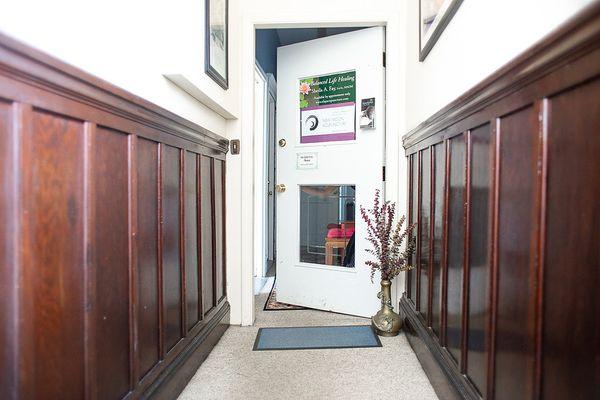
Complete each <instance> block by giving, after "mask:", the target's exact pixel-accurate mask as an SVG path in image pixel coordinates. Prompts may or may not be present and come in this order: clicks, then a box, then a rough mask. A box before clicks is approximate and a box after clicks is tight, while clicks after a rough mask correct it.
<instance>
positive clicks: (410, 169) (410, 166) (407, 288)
mask: <svg viewBox="0 0 600 400" xmlns="http://www.w3.org/2000/svg"><path fill="white" fill-rule="evenodd" d="M406 158H407V159H408V160H407V163H408V168H407V170H408V180H407V182H408V199H407V200H408V207H407V210H408V226H412V224H413V223H414V221H413V217H412V214H413V213H412V210H413V207H414V206H413V201H412V197H413V190H414V187H413V174H412V172H413V158H414V155H412V154H411V155H409V156H408V157H406ZM411 236H412V234H411ZM408 239H409V240H412V237H409V238H408ZM414 267H416V266H415V265H413V269H412V270H408V271H406V275H405V277H406V281H405V282H404V291H405V292H406V297H407V298H408V299H410V298H411V290H412V288H411V282H410V281H411V279H412V274H414V273H415V271H414Z"/></svg>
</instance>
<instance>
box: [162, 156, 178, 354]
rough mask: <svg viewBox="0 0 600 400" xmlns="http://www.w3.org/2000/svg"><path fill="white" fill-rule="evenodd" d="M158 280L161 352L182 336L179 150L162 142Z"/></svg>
mask: <svg viewBox="0 0 600 400" xmlns="http://www.w3.org/2000/svg"><path fill="white" fill-rule="evenodd" d="M161 165H162V171H161V173H162V218H163V219H162V282H163V315H164V322H163V329H164V332H165V333H164V337H165V352H168V351H169V350H171V349H172V348H173V346H175V344H177V342H178V341H179V340H180V339H181V337H182V326H181V322H182V314H181V293H182V292H181V291H182V284H181V265H180V261H181V259H180V250H181V248H180V245H181V243H180V240H181V238H180V233H181V225H180V222H181V220H180V217H181V215H180V212H181V209H180V184H181V182H180V173H181V171H180V151H179V149H176V148H174V147H171V146H162V154H161Z"/></svg>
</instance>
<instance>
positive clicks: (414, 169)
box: [407, 154, 419, 304]
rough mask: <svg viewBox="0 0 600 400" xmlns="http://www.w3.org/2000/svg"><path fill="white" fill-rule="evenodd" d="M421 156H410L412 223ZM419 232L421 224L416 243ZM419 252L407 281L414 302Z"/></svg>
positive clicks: (416, 207)
mask: <svg viewBox="0 0 600 400" xmlns="http://www.w3.org/2000/svg"><path fill="white" fill-rule="evenodd" d="M418 161H419V156H418V154H412V155H411V156H410V165H411V167H410V170H411V174H412V176H411V179H410V181H411V185H412V186H411V196H410V204H411V207H410V217H409V218H410V223H411V224H414V223H416V222H417V216H418V213H417V210H418V208H419V205H418V204H419V183H418V182H419V164H418ZM418 234H419V226H418V225H417V227H416V229H413V231H412V236H413V240H414V242H415V243H417V235H418ZM418 264H419V263H418V259H417V252H416V251H415V252H414V253H413V257H412V260H411V265H412V266H413V268H414V269H412V270H411V271H409V272H408V277H407V282H408V283H409V291H408V295H409V298H410V299H411V300H412V301H413V303H414V304H417V266H418Z"/></svg>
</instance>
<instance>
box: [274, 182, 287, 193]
mask: <svg viewBox="0 0 600 400" xmlns="http://www.w3.org/2000/svg"><path fill="white" fill-rule="evenodd" d="M275 190H277V192H278V193H283V192H285V185H284V184H283V183H281V184H277V185H275Z"/></svg>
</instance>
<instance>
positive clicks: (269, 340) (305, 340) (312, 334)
mask: <svg viewBox="0 0 600 400" xmlns="http://www.w3.org/2000/svg"><path fill="white" fill-rule="evenodd" d="M356 347H381V341H380V340H379V337H378V336H377V334H376V333H375V332H374V331H373V328H371V326H370V325H350V326H304V327H297V328H292V327H289V328H260V329H259V330H258V333H257V335H256V340H255V341H254V347H253V348H252V350H254V351H261V350H304V349H348V348H356Z"/></svg>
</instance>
